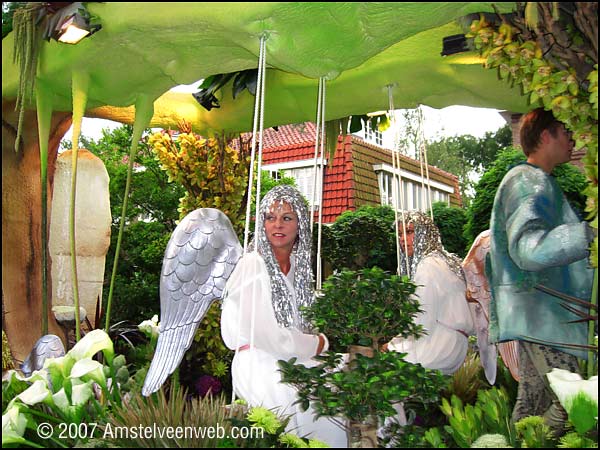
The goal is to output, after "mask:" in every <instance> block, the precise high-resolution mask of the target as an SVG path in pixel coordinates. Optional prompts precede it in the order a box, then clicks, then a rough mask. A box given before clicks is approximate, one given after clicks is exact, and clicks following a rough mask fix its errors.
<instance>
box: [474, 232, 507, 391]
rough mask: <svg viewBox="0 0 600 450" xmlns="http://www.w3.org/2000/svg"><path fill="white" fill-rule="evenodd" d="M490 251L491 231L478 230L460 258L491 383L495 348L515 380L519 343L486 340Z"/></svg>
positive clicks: (478, 340) (495, 365) (494, 364)
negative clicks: (487, 258)
mask: <svg viewBox="0 0 600 450" xmlns="http://www.w3.org/2000/svg"><path fill="white" fill-rule="evenodd" d="M489 251H490V230H485V231H482V232H481V233H479V235H478V236H477V238H475V241H474V242H473V245H472V246H471V249H470V250H469V253H467V256H466V257H465V259H464V261H463V270H464V273H465V278H466V281H467V301H468V302H469V307H470V308H471V312H472V314H473V320H474V322H475V329H476V332H477V346H478V347H479V357H480V359H481V365H482V366H483V370H484V372H485V377H486V378H487V380H488V382H489V383H490V384H494V383H495V381H496V370H497V358H498V350H500V356H501V357H502V360H503V361H504V363H505V364H506V366H507V367H508V368H509V370H510V373H511V374H512V376H513V377H514V378H515V379H516V380H518V356H517V355H518V343H517V342H516V341H511V342H503V343H501V344H499V345H498V347H496V345H495V344H492V343H490V342H489V335H488V325H489V323H490V319H489V309H490V300H491V291H490V286H489V283H488V280H487V277H486V276H485V257H486V255H487V254H488V252H489Z"/></svg>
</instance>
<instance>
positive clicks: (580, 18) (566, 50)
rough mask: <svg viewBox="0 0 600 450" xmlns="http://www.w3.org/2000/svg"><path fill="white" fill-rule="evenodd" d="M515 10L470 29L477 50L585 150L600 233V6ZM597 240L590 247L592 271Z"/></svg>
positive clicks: (589, 206) (589, 207) (590, 207)
mask: <svg viewBox="0 0 600 450" xmlns="http://www.w3.org/2000/svg"><path fill="white" fill-rule="evenodd" d="M527 5H528V6H527V7H524V6H522V5H521V4H520V5H519V8H518V10H517V13H516V14H514V15H512V16H511V17H505V16H501V23H499V24H498V25H495V24H491V23H489V22H488V20H487V19H486V18H485V17H483V16H482V17H481V18H480V20H476V21H474V22H473V23H472V24H471V27H470V33H469V34H468V35H467V37H469V38H473V43H474V45H475V48H476V49H478V50H479V51H480V52H481V54H482V56H483V57H484V58H486V63H485V66H486V67H488V68H495V69H497V70H498V74H499V76H500V77H501V78H502V79H508V80H510V81H511V82H512V83H517V84H518V85H520V86H521V87H522V89H523V93H524V94H525V95H529V100H530V102H531V104H532V105H535V104H542V105H543V106H544V108H545V109H547V110H552V112H553V114H554V116H555V117H556V118H557V119H558V120H560V121H561V122H563V123H564V124H565V126H566V127H567V129H568V130H570V131H572V132H573V139H574V141H575V148H576V149H580V148H586V149H587V153H586V156H585V158H584V159H583V162H584V169H585V173H586V175H587V177H588V180H589V185H588V186H587V188H586V189H585V190H584V194H585V195H586V196H587V197H588V200H587V202H586V209H585V210H586V212H588V213H589V215H588V217H589V218H590V219H592V221H591V225H592V226H593V227H594V228H598V47H597V45H598V43H597V39H598V38H597V33H598V31H597V30H598V5H597V4H591V3H589V4H588V3H582V2H578V3H568V4H567V3H559V4H557V5H558V7H557V8H554V7H553V6H551V4H550V3H547V2H534V3H528V4H527ZM597 250H598V239H597V237H596V239H595V240H594V243H593V244H592V247H591V255H590V262H591V264H592V265H593V266H594V267H596V266H597V262H598V256H597Z"/></svg>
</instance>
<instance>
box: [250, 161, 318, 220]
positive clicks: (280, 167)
mask: <svg viewBox="0 0 600 450" xmlns="http://www.w3.org/2000/svg"><path fill="white" fill-rule="evenodd" d="M314 166H315V160H314V159H312V158H311V159H302V160H297V161H287V162H284V163H276V164H265V165H263V166H262V168H261V170H268V171H271V172H272V171H281V172H283V174H284V175H285V176H288V177H289V176H291V177H293V178H294V179H295V180H296V184H297V185H298V189H299V190H300V192H301V193H302V195H304V197H305V198H306V200H307V201H308V203H309V204H310V203H311V197H312V188H313V183H312V182H311V183H310V186H308V187H307V189H303V186H301V185H300V183H298V180H297V179H296V177H295V176H294V175H293V171H294V170H298V169H311V170H312V169H313V168H314ZM325 166H327V159H323V158H317V186H316V193H315V202H314V204H313V205H311V206H312V209H313V211H317V210H318V209H319V207H320V205H321V192H322V189H323V176H322V174H323V172H322V170H321V168H322V167H325ZM313 179H314V178H313Z"/></svg>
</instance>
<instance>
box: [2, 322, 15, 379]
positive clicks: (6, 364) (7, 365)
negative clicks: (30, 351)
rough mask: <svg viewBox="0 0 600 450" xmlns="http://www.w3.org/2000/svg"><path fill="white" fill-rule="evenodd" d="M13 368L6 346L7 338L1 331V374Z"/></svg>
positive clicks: (8, 346) (8, 348) (8, 349)
mask: <svg viewBox="0 0 600 450" xmlns="http://www.w3.org/2000/svg"><path fill="white" fill-rule="evenodd" d="M14 368H15V363H14V362H13V358H12V353H11V352H10V345H9V344H8V337H7V336H6V333H5V332H4V330H2V372H4V371H5V370H10V369H14Z"/></svg>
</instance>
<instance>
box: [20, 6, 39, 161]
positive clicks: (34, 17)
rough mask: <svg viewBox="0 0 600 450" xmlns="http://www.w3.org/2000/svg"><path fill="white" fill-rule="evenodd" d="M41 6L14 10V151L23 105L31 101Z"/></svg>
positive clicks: (36, 60) (37, 50)
mask: <svg viewBox="0 0 600 450" xmlns="http://www.w3.org/2000/svg"><path fill="white" fill-rule="evenodd" d="M40 8H41V4H40V3H36V2H32V3H26V4H25V6H23V7H21V8H18V9H17V10H15V13H14V16H13V30H14V33H15V39H14V50H13V63H15V64H16V65H18V67H19V87H18V90H17V102H16V105H15V111H18V112H19V118H18V125H17V137H16V139H15V151H18V150H19V147H20V142H21V134H22V128H23V117H24V115H25V105H26V104H28V103H31V102H32V101H33V92H34V89H35V78H36V75H37V65H38V55H39V49H40V46H41V43H42V32H41V31H40V27H38V22H39V20H40Z"/></svg>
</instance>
